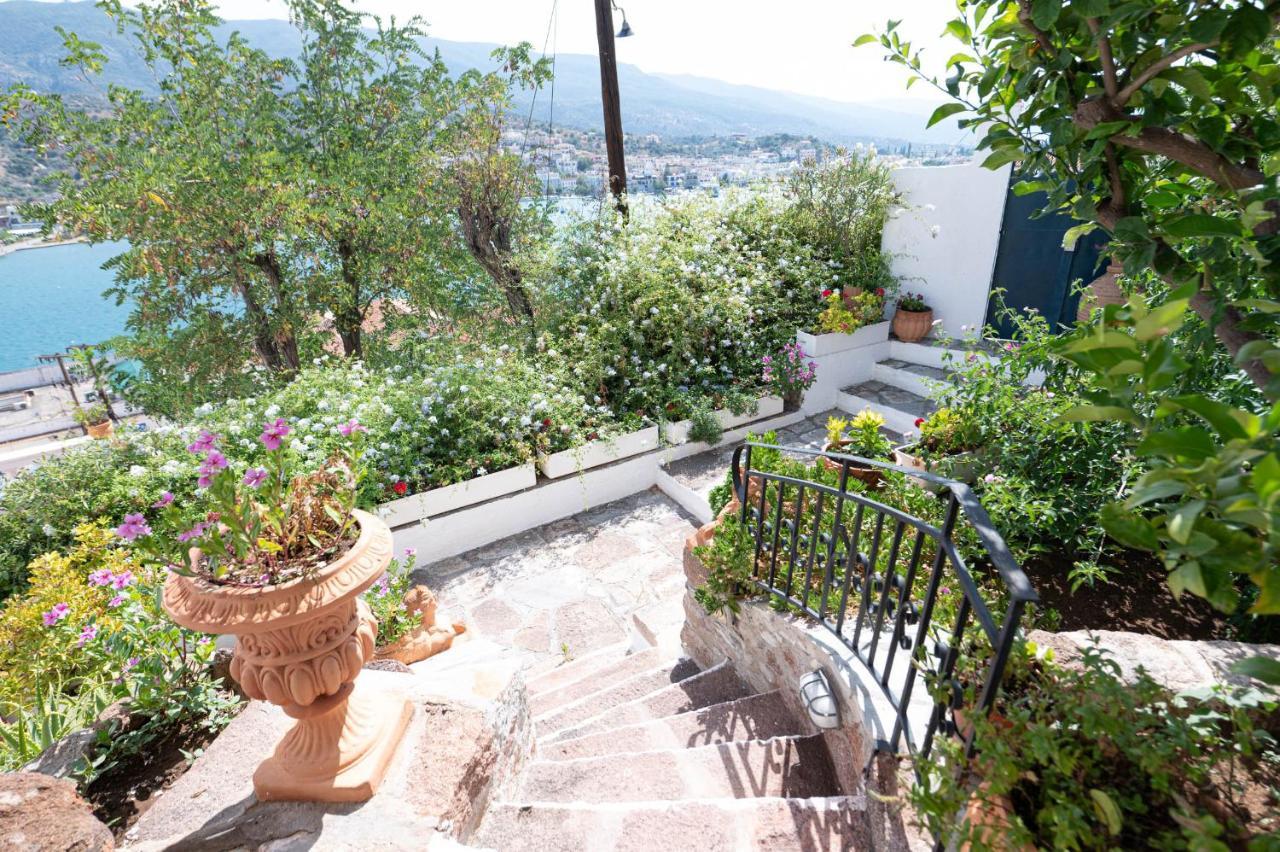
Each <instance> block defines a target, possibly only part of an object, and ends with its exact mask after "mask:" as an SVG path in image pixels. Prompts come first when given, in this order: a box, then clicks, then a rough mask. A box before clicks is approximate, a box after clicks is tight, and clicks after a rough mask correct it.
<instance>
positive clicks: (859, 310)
mask: <svg viewBox="0 0 1280 852" xmlns="http://www.w3.org/2000/svg"><path fill="white" fill-rule="evenodd" d="M822 298H823V301H824V303H825V305H826V307H824V308H823V310H822V313H821V314H819V315H818V331H819V333H822V334H836V333H838V334H852V333H853V332H855V331H857V330H858V329H860V328H862V327H863V326H867V325H871V324H872V323H877V322H880V321H881V320H882V319H884V299H885V290H884V288H883V287H877V288H875V289H874V290H863V289H862V288H861V287H846V288H845V289H844V290H843V291H841V292H838V293H837V292H836V291H834V290H824V291H823V292H822Z"/></svg>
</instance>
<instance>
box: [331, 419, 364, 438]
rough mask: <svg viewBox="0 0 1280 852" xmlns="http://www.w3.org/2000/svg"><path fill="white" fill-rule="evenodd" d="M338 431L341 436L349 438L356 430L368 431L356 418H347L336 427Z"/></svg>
mask: <svg viewBox="0 0 1280 852" xmlns="http://www.w3.org/2000/svg"><path fill="white" fill-rule="evenodd" d="M338 431H339V432H341V433H342V437H344V438H350V437H351V436H352V435H354V434H355V433H356V432H368V431H369V430H368V429H366V428H364V427H363V426H361V425H360V423H359V422H358V421H356V420H348V421H347V422H346V423H343V424H342V425H341V426H339V427H338Z"/></svg>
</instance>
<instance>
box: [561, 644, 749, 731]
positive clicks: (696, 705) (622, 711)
mask: <svg viewBox="0 0 1280 852" xmlns="http://www.w3.org/2000/svg"><path fill="white" fill-rule="evenodd" d="M750 694H751V689H750V687H748V686H747V685H746V684H745V683H743V682H742V679H741V678H739V677H738V673H737V672H735V671H734V670H733V667H732V666H731V665H730V664H729V663H728V662H723V663H720V664H719V665H716V666H712V667H711V668H709V669H707V670H706V671H705V672H700V673H698V674H696V675H694V676H693V677H691V678H688V679H686V680H683V681H681V682H680V683H675V684H672V685H671V686H668V687H665V688H663V689H659V690H658V691H656V692H653V693H650V694H649V695H645V696H643V697H641V698H637V699H635V700H634V701H630V702H627V703H625V704H618V705H616V706H613V707H607V708H603V709H601V711H600V712H599V713H597V714H596V715H594V716H590V717H587V718H583V719H581V720H579V721H576V722H571V723H569V724H566V725H564V726H563V727H560V728H555V727H552V726H551V725H550V724H549V720H548V721H539V723H538V733H539V742H541V743H552V742H558V741H560V740H567V739H573V738H576V737H585V736H586V735H587V734H595V733H599V732H600V731H608V730H611V729H613V728H621V727H625V726H627V725H638V724H642V723H644V722H652V721H653V720H655V719H664V718H666V717H668V716H678V715H679V714H681V713H688V712H689V711H691V710H698V709H701V708H703V707H710V706H711V705H713V704H721V703H723V702H725V701H733V700H735V699H738V698H746V697H747V696H748V695H750ZM564 718H566V719H567V718H568V717H567V716H566V717H564Z"/></svg>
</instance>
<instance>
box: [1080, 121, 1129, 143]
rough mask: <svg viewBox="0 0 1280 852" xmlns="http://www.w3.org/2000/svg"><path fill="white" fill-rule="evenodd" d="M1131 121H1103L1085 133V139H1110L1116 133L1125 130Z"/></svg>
mask: <svg viewBox="0 0 1280 852" xmlns="http://www.w3.org/2000/svg"><path fill="white" fill-rule="evenodd" d="M1131 123H1132V122H1128V121H1104V122H1102V123H1101V124H1099V125H1098V126H1097V127H1095V128H1093V129H1092V130H1090V131H1089V132H1088V133H1086V134H1085V137H1084V138H1085V139H1110V138H1111V137H1112V136H1115V135H1116V134H1117V133H1121V132H1123V131H1124V130H1127V129H1128V127H1129V125H1130V124H1131Z"/></svg>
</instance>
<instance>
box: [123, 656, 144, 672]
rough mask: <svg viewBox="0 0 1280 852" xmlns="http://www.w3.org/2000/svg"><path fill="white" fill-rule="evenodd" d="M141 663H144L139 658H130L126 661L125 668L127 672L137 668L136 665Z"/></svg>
mask: <svg viewBox="0 0 1280 852" xmlns="http://www.w3.org/2000/svg"><path fill="white" fill-rule="evenodd" d="M140 662H142V659H141V658H139V657H130V658H129V659H127V660H125V661H124V667H125V669H126V670H128V669H131V668H133V667H134V666H136V665H137V664H138V663H140Z"/></svg>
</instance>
